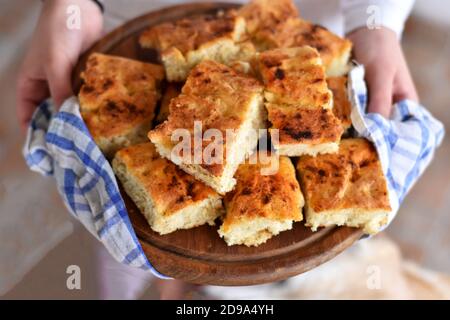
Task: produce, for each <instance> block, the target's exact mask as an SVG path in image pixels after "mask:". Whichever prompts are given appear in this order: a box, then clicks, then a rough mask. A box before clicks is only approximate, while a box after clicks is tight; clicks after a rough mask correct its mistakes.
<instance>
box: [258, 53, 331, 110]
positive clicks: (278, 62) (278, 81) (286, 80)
mask: <svg viewBox="0 0 450 320" xmlns="http://www.w3.org/2000/svg"><path fill="white" fill-rule="evenodd" d="M258 67H259V72H260V75H261V78H262V80H263V82H264V84H265V93H264V96H265V98H266V100H267V101H268V102H270V103H277V104H295V105H298V106H304V107H308V108H310V107H317V108H330V109H331V107H332V106H333V94H332V92H331V91H330V90H329V89H328V86H327V82H326V79H325V69H324V67H323V64H322V60H321V58H320V55H319V52H318V51H317V50H316V49H314V48H312V47H309V46H304V47H296V48H282V49H274V50H269V51H265V52H262V53H260V54H259V56H258Z"/></svg>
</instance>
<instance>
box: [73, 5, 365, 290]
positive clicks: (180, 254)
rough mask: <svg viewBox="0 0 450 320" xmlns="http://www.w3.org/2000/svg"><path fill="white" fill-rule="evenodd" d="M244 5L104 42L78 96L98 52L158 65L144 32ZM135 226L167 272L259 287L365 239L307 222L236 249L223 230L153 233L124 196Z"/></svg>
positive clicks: (184, 9) (123, 32) (149, 22)
mask: <svg viewBox="0 0 450 320" xmlns="http://www.w3.org/2000/svg"><path fill="white" fill-rule="evenodd" d="M237 6H238V5H233V4H229V3H227V4H225V3H202V4H199V3H196V4H183V5H179V6H173V7H169V8H165V9H162V10H159V11H156V12H151V13H148V14H146V15H143V16H141V17H139V18H136V19H133V20H131V21H129V22H127V23H126V24H124V25H123V26H121V27H119V28H117V29H116V30H114V31H112V32H111V33H109V34H107V35H106V36H105V37H103V38H102V39H101V40H100V41H98V42H97V43H96V44H95V45H94V46H93V47H92V48H91V49H90V50H89V51H88V52H87V53H86V54H84V55H83V56H82V57H81V58H80V61H79V62H78V64H77V66H76V68H75V70H74V73H73V88H74V92H75V93H78V91H79V89H80V86H81V80H80V77H79V75H80V72H81V71H82V70H83V69H84V67H85V62H86V59H87V57H88V56H89V54H90V53H92V52H101V53H107V54H113V55H119V56H123V57H128V58H132V59H137V60H142V61H149V62H153V63H155V62H157V58H156V57H157V55H156V53H155V52H152V51H151V50H144V49H141V48H140V46H139V43H138V37H139V35H140V33H141V32H142V31H143V30H144V29H146V28H147V27H149V26H153V25H156V24H159V23H162V22H165V21H173V20H176V19H180V18H183V17H188V16H190V15H193V14H201V13H211V12H215V11H217V10H219V9H229V8H234V7H237ZM122 196H123V198H124V200H125V203H126V207H127V209H128V214H129V216H130V219H131V223H132V224H133V227H134V229H135V231H136V234H137V236H138V238H139V241H140V242H141V244H142V247H143V249H144V251H145V253H146V255H147V257H148V259H149V261H150V262H151V263H152V265H153V266H154V267H155V268H156V269H157V270H158V271H159V272H161V273H163V274H165V275H168V276H171V277H173V278H177V279H181V280H185V281H188V282H191V283H197V284H211V285H253V284H261V283H267V282H272V281H277V280H283V279H286V278H288V277H291V276H294V275H297V274H300V273H302V272H305V271H308V270H310V269H312V268H315V267H317V266H319V265H320V264H322V263H324V262H326V261H328V260H330V259H331V258H333V257H334V256H336V255H337V254H339V253H340V252H342V251H343V250H345V249H346V248H348V247H349V246H350V245H352V244H353V243H354V242H355V241H356V240H358V239H359V238H360V237H361V236H362V235H363V233H362V231H361V230H359V229H354V228H347V227H329V228H322V229H320V230H319V231H317V232H311V231H310V230H309V229H308V228H306V227H305V226H304V224H303V222H299V223H295V224H294V228H293V229H292V230H290V231H286V232H282V233H281V234H280V235H278V236H276V237H274V238H272V239H270V240H269V241H267V243H265V244H263V245H261V246H259V247H256V248H254V247H251V248H249V247H246V246H231V247H228V246H227V245H226V243H225V242H224V241H223V240H222V239H221V238H220V237H219V235H218V233H217V227H211V226H202V227H197V228H194V229H190V230H180V231H176V232H173V233H171V234H168V235H164V236H161V235H159V234H157V233H155V232H153V231H152V230H151V229H150V227H149V225H148V224H147V221H146V220H145V218H144V217H143V215H142V214H141V213H140V212H139V210H138V209H137V208H136V206H135V205H134V203H133V202H132V201H131V200H130V198H129V197H128V196H127V195H126V194H125V193H124V192H122Z"/></svg>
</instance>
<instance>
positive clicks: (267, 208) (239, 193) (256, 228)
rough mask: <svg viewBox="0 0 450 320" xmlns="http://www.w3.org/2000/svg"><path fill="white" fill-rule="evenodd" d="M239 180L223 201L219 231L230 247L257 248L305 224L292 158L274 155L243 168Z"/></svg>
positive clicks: (301, 196)
mask: <svg viewBox="0 0 450 320" xmlns="http://www.w3.org/2000/svg"><path fill="white" fill-rule="evenodd" d="M269 159H270V161H267V160H269ZM266 161H267V162H266ZM275 161H278V162H277V163H278V169H276V168H275V166H274V163H275ZM264 168H265V169H269V171H268V172H264V171H262V170H263V169H264ZM271 171H273V172H271ZM267 173H271V174H268V175H265V174H267ZM236 179H237V184H236V187H235V188H234V190H233V191H231V192H230V193H227V194H226V196H225V198H224V204H225V208H226V214H225V217H224V220H223V224H222V226H221V227H220V229H219V234H220V235H221V236H222V237H223V238H224V239H225V241H226V242H227V244H228V245H236V244H244V245H246V246H258V245H260V244H262V243H264V242H266V241H267V240H268V239H270V238H271V237H273V236H274V235H277V234H279V233H280V232H282V231H285V230H289V229H292V224H293V222H295V221H301V220H302V218H303V216H302V208H303V205H304V200H303V195H302V192H301V190H300V187H299V184H298V182H297V180H296V178H295V168H294V166H293V165H292V162H291V160H290V159H289V158H287V157H278V156H275V155H272V156H270V158H268V159H265V160H264V161H257V162H256V163H253V164H250V163H245V164H241V165H240V167H239V169H238V170H237V172H236Z"/></svg>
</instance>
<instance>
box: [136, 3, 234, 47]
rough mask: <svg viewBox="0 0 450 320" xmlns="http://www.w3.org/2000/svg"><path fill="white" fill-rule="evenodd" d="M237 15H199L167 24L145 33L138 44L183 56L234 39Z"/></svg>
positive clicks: (229, 13) (220, 13)
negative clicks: (173, 50) (216, 42)
mask: <svg viewBox="0 0 450 320" xmlns="http://www.w3.org/2000/svg"><path fill="white" fill-rule="evenodd" d="M236 18H237V15H236V11H234V10H229V11H225V12H224V11H220V12H218V13H217V14H211V15H198V16H193V17H189V18H184V19H181V20H177V21H174V22H165V23H162V24H159V25H157V26H154V27H151V28H149V29H148V30H146V31H144V32H143V33H142V34H141V36H140V38H139V43H140V44H141V46H143V47H146V48H155V49H158V50H159V51H161V52H164V51H165V50H168V49H171V48H176V49H178V50H179V51H180V52H181V53H182V54H183V55H185V54H187V53H188V52H190V51H193V50H196V49H198V48H199V47H200V46H201V45H203V44H205V43H208V42H210V41H213V40H214V41H215V40H217V39H219V38H232V36H233V33H234V30H235V25H236Z"/></svg>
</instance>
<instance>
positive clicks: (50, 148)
mask: <svg viewBox="0 0 450 320" xmlns="http://www.w3.org/2000/svg"><path fill="white" fill-rule="evenodd" d="M363 79H364V69H363V68H362V67H356V68H354V69H353V70H352V71H351V73H350V81H349V92H350V93H351V97H352V100H353V101H352V102H353V111H352V121H353V125H354V127H355V129H356V131H357V132H358V133H359V135H361V136H363V137H366V138H367V139H369V140H371V141H373V142H374V144H375V146H376V148H377V150H378V153H379V156H380V160H381V163H382V166H383V170H384V173H385V175H386V177H387V181H388V188H389V195H390V200H391V206H392V208H393V213H392V214H391V217H390V220H392V219H393V217H394V215H395V213H396V212H397V210H398V208H399V206H400V203H401V202H402V201H403V199H404V198H405V195H406V194H407V192H408V191H409V190H410V188H411V187H412V185H413V184H414V182H415V181H417V179H418V178H419V176H420V175H421V174H422V173H423V171H424V170H425V168H426V167H427V166H428V164H429V163H430V161H431V159H432V158H433V154H434V151H435V150H436V148H437V147H438V146H439V144H440V143H441V141H442V139H443V136H444V127H443V125H442V124H441V123H440V122H439V121H437V120H436V119H434V118H433V117H432V116H431V114H430V113H429V112H428V111H427V110H425V108H423V107H422V106H420V105H418V104H416V103H413V102H411V101H402V102H400V103H398V104H397V106H396V108H395V109H396V111H395V114H394V115H393V117H392V119H390V120H386V119H385V118H383V117H382V116H380V115H377V114H365V112H364V110H365V107H366V97H367V94H366V87H365V83H364V80H363ZM23 153H24V156H25V159H26V162H27V164H28V166H29V167H30V169H31V170H34V171H37V172H39V173H41V174H43V175H46V176H54V177H55V179H56V183H57V185H58V190H59V192H60V194H61V195H62V197H63V199H64V202H65V203H66V205H67V207H68V209H69V211H70V212H71V213H72V215H73V216H74V217H75V218H76V219H78V220H80V221H81V223H82V224H83V225H84V226H85V227H86V228H87V229H88V230H89V231H90V232H91V233H92V234H93V235H94V236H95V237H96V238H97V239H98V240H100V241H101V242H102V243H103V244H104V245H105V247H106V248H107V249H108V251H109V252H110V253H111V255H112V256H113V257H114V258H115V259H116V260H117V261H119V262H122V263H124V264H126V265H130V266H133V267H138V268H142V269H144V270H148V271H151V272H152V273H153V274H155V275H156V276H158V277H163V278H164V276H163V275H161V274H159V273H158V272H157V271H156V270H155V269H154V268H153V267H152V265H151V264H150V263H149V261H148V260H147V258H146V256H145V254H144V252H143V250H142V247H141V245H140V244H139V241H138V239H137V238H136V234H135V233H134V230H133V227H132V226H131V223H130V220H129V218H128V214H127V211H126V208H125V204H124V202H123V200H122V197H121V195H120V192H119V189H118V185H117V181H116V179H115V177H114V174H113V171H112V169H111V166H110V164H109V163H108V161H107V160H106V159H105V157H104V156H103V154H102V153H101V151H100V149H99V148H98V147H97V145H96V144H95V143H94V141H93V139H92V137H91V135H90V134H89V132H88V130H87V128H86V125H85V123H84V122H83V120H82V118H81V115H80V112H79V105H78V100H77V99H76V98H75V97H72V98H70V99H68V100H66V101H65V103H64V104H63V106H62V107H61V109H60V111H59V112H58V113H55V112H54V109H53V107H52V103H51V102H50V101H46V102H44V103H42V104H41V105H40V106H39V108H38V109H37V110H36V112H35V113H34V116H33V119H32V121H31V125H30V127H29V130H28V135H27V139H26V143H25V146H24V149H23Z"/></svg>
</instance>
